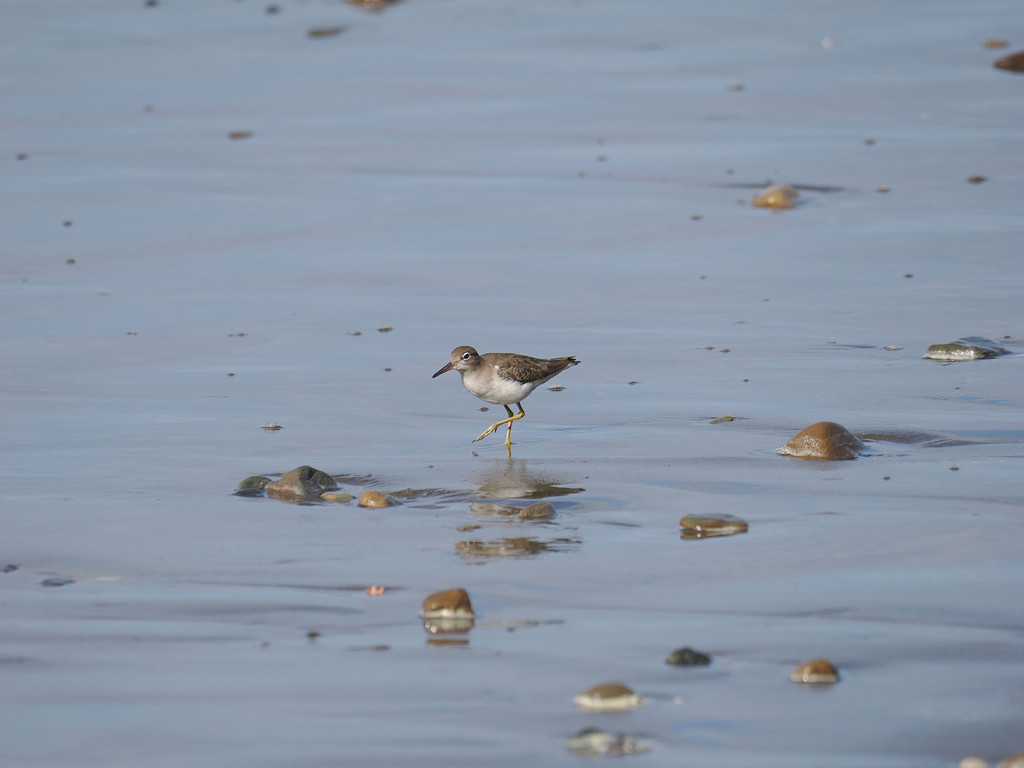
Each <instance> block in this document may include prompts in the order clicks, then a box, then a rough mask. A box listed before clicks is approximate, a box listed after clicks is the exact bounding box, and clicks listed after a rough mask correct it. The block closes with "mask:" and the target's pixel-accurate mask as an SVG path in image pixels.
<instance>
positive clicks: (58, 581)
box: [39, 576, 75, 587]
mask: <svg viewBox="0 0 1024 768" xmlns="http://www.w3.org/2000/svg"><path fill="white" fill-rule="evenodd" d="M39 583H40V584H42V585H43V586H44V587H66V586H67V585H68V584H74V583H75V580H74V579H65V578H63V577H61V576H51V577H50V578H48V579H43V580H42V581H40V582H39Z"/></svg>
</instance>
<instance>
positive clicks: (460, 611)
mask: <svg viewBox="0 0 1024 768" xmlns="http://www.w3.org/2000/svg"><path fill="white" fill-rule="evenodd" d="M420 617H421V619H422V621H423V628H424V630H426V632H427V633H428V636H429V638H428V641H427V642H429V643H431V644H435V645H465V644H467V643H468V639H467V635H468V633H469V631H470V630H472V629H473V627H474V626H475V624H476V612H475V611H474V610H473V604H472V602H471V601H470V598H469V593H468V592H467V591H466V590H465V589H464V588H462V587H454V588H452V589H445V590H442V591H440V592H434V593H433V594H430V595H427V597H426V598H424V600H423V609H422V611H421V613H420ZM665 663H666V664H668V665H670V666H673V667H706V666H708V665H710V664H711V656H710V655H708V654H706V653H702V652H700V651H696V650H694V649H693V648H689V647H686V648H678V649H677V650H675V651H673V652H672V653H670V654H669V656H668V658H667V659H665ZM790 680H792V681H793V682H795V683H801V684H809V685H823V684H824V685H828V684H832V683H836V682H838V681H839V674H838V672H836V668H835V666H833V665H832V663H831V662H829V661H828V660H827V659H813V660H811V661H808V662H806V663H804V664H801V665H800V666H798V667H797V668H796V669H794V670H793V672H792V674H791V675H790ZM573 703H575V705H576V707H577V708H578V709H579V710H580V711H581V712H584V713H587V714H597V713H600V714H607V713H615V712H630V711H633V710H636V709H640V708H641V707H643V706H644V705H645V704H647V699H645V698H644V697H643V696H641V695H640V694H638V693H637V692H636V691H634V690H633V689H632V688H630V687H629V686H628V685H626V684H625V683H621V682H616V681H612V682H603V683H598V684H597V685H594V686H591V687H590V688H587V689H585V690H583V691H580V692H579V693H578V694H576V696H574V697H573ZM650 747H651V743H650V741H649V740H648V739H645V738H641V737H640V736H637V735H635V734H630V733H616V732H612V731H608V730H604V729H601V728H593V727H588V728H584V729H583V730H581V731H579V732H578V733H576V734H575V735H574V736H572V737H571V738H569V740H568V741H567V742H566V748H567V749H568V750H569V751H570V752H573V753H575V754H579V755H586V756H590V757H603V756H614V757H621V756H626V755H638V754H642V753H643V752H647V751H648V750H649V749H650Z"/></svg>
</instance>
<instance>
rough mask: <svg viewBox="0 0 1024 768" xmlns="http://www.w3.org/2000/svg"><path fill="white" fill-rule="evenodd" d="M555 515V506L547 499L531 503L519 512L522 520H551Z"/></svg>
mask: <svg viewBox="0 0 1024 768" xmlns="http://www.w3.org/2000/svg"><path fill="white" fill-rule="evenodd" d="M554 516H555V508H554V507H553V506H551V505H550V504H548V503H547V502H546V501H538V502H537V503H536V504H531V505H530V506H528V507H526V508H525V509H523V510H522V511H521V512H520V513H519V519H520V520H550V519H551V518H552V517H554Z"/></svg>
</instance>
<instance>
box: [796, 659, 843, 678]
mask: <svg viewBox="0 0 1024 768" xmlns="http://www.w3.org/2000/svg"><path fill="white" fill-rule="evenodd" d="M789 679H790V680H792V681H793V682H794V683H812V684H819V683H838V682H839V673H838V672H836V668H835V667H834V666H832V662H830V661H829V660H828V659H812V660H811V661H808V662H806V663H804V664H801V665H800V666H799V667H797V668H796V669H794V670H793V673H792V674H791V675H790V676H789Z"/></svg>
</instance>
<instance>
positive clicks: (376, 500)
mask: <svg viewBox="0 0 1024 768" xmlns="http://www.w3.org/2000/svg"><path fill="white" fill-rule="evenodd" d="M397 503H398V502H396V501H395V500H394V499H393V498H391V497H390V496H388V495H387V494H386V493H381V492H380V491H363V493H362V495H361V496H360V497H359V506H360V507H367V508H369V509H380V508H382V507H393V506H394V505H395V504H397Z"/></svg>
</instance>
